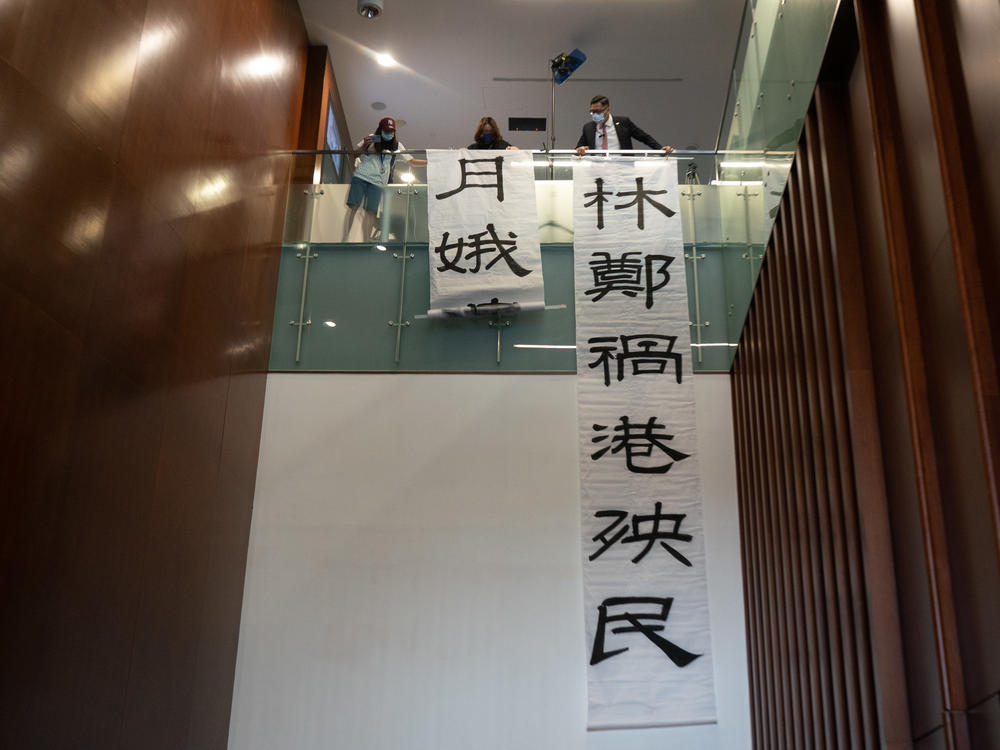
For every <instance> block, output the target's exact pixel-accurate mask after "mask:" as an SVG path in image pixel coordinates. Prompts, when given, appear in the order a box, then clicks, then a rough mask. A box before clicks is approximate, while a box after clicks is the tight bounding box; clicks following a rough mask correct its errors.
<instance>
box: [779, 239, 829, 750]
mask: <svg viewBox="0 0 1000 750" xmlns="http://www.w3.org/2000/svg"><path fill="white" fill-rule="evenodd" d="M783 236H784V232H783V231H779V232H778V233H777V237H778V238H779V239H780V238H782V237H783ZM775 260H776V263H775V266H774V269H775V272H776V273H777V275H778V277H779V283H780V284H781V289H782V297H783V299H784V300H785V307H784V310H783V318H784V320H783V326H782V329H781V332H780V335H781V337H782V339H783V340H784V341H785V342H787V343H786V346H787V355H788V356H787V358H786V366H785V368H784V371H785V374H786V381H785V383H786V384H785V391H784V400H786V401H787V403H788V406H789V412H790V415H789V416H790V435H789V439H790V445H789V450H790V452H791V453H792V454H793V457H794V462H795V464H796V467H795V471H796V473H797V475H798V476H797V482H796V494H797V497H796V500H797V503H796V516H797V518H798V534H799V537H800V544H801V545H802V547H803V557H804V558H805V559H807V560H808V565H807V575H805V576H804V577H803V579H804V588H805V599H806V602H807V605H808V606H807V607H806V609H807V615H808V620H807V622H808V624H809V626H810V628H809V634H810V636H811V640H812V642H813V643H814V649H815V652H814V653H813V654H812V660H811V661H812V664H811V668H810V671H811V679H812V680H813V681H814V684H815V685H816V687H814V689H813V695H812V698H813V711H812V714H813V716H812V723H813V725H814V738H813V746H814V747H833V746H834V736H835V735H834V719H833V705H832V696H831V686H830V670H829V666H828V658H829V657H828V654H829V647H828V643H829V639H828V635H827V630H826V627H825V605H824V600H823V567H822V560H821V557H820V550H819V542H818V540H817V533H818V531H817V524H816V503H815V492H814V487H813V482H812V473H813V472H812V466H811V461H812V459H811V456H810V454H809V451H810V449H811V443H810V442H809V441H808V440H807V439H806V432H807V431H806V424H805V419H806V413H807V405H806V396H805V387H806V386H805V383H804V381H803V378H804V366H803V354H802V347H803V342H802V330H801V314H800V307H799V304H798V302H797V300H798V299H799V297H798V294H799V290H798V289H797V287H796V285H795V284H793V282H792V279H791V274H790V267H791V263H790V260H789V259H788V258H787V257H776V259H775ZM807 474H808V475H809V476H807Z"/></svg>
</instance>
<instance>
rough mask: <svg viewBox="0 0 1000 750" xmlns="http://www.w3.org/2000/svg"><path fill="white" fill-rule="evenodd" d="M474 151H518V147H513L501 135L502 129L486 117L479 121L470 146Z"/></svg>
mask: <svg viewBox="0 0 1000 750" xmlns="http://www.w3.org/2000/svg"><path fill="white" fill-rule="evenodd" d="M468 148H472V149H477V148H478V149H487V150H490V151H503V150H504V149H507V150H510V151H517V146H512V145H510V144H509V143H507V141H505V140H504V139H503V136H502V135H500V128H499V127H497V122H496V120H494V119H493V118H492V117H484V118H483V119H482V120H480V121H479V126H478V127H477V128H476V133H475V135H474V136H473V137H472V143H470V144H469V145H468Z"/></svg>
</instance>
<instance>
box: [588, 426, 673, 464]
mask: <svg viewBox="0 0 1000 750" xmlns="http://www.w3.org/2000/svg"><path fill="white" fill-rule="evenodd" d="M619 421H620V422H621V424H618V425H615V429H614V433H615V434H614V435H613V436H611V435H600V434H599V435H597V436H596V437H592V438H591V439H590V442H592V443H602V442H604V441H605V440H607V439H608V438H611V444H610V445H605V446H604V447H602V448H601V449H600V450H598V451H596V452H594V453H592V454H590V458H591V460H592V461H596V460H597V459H599V458H600V457H601V456H603V455H604V454H605V453H607V452H608V451H611V452H612V453H619V452H621V450H622V449H624V450H625V465H626V466H627V467H628V470H629V471H631V472H633V473H635V474H666V473H667V472H668V471H670V467H671V466H673V465H674V463H675V462H677V461H683V460H684V459H685V458H689V457H690V454H688V453H681V452H680V451H679V450H675V449H674V448H671V447H670V446H669V445H667V444H666V441H667V440H673V439H674V436H673V435H668V434H667V432H666V428H665V426H664V425H662V424H659V423H658V422H657V421H656V417H650V418H649V420H648V421H647V422H646V423H645V424H641V425H638V424H632V423H631V422H629V420H628V417H627V416H622V417H619ZM606 429H608V425H606V424H595V425H594V431H595V432H598V433H600V432H602V431H603V430H606ZM654 448H655V449H656V450H658V451H660V452H662V453H664V454H665V455H666V457H667V458H669V459H670V460H669V461H667V462H666V463H655V462H654V463H653V464H652V465H648V464H646V463H645V462H643V463H638V462H637V459H652V456H653V449H654ZM661 460H662V459H661Z"/></svg>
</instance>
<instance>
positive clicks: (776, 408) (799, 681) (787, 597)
mask: <svg viewBox="0 0 1000 750" xmlns="http://www.w3.org/2000/svg"><path fill="white" fill-rule="evenodd" d="M774 253H775V261H776V263H778V264H780V262H781V259H780V257H779V256H778V247H777V245H775V248H774ZM768 282H769V284H770V285H771V288H772V289H773V291H772V293H771V294H769V295H768V296H767V298H766V299H764V300H762V301H763V302H764V303H765V304H764V306H765V308H766V309H767V315H768V320H769V326H768V330H767V335H768V339H769V341H771V345H772V347H773V356H772V358H771V359H770V362H771V364H772V366H771V367H770V368H769V373H768V375H769V377H768V388H769V395H768V398H769V404H770V410H771V415H772V421H773V425H774V439H773V443H772V446H771V449H772V453H773V458H772V462H773V463H772V471H773V473H774V476H775V488H774V494H773V496H772V497H773V514H774V516H773V521H772V525H773V526H774V527H776V529H777V533H776V534H775V535H774V537H773V542H772V543H773V545H774V547H775V549H776V551H777V554H778V559H779V560H780V564H781V570H782V573H783V577H782V578H783V592H782V598H781V602H782V604H783V605H784V606H783V607H782V609H781V618H782V623H783V625H784V633H785V636H784V637H785V641H786V647H785V650H786V654H787V656H786V682H787V685H788V690H789V692H790V698H789V700H788V703H787V705H786V706H785V712H786V714H788V715H790V717H791V721H790V723H789V725H788V726H787V727H786V729H787V730H788V734H789V735H790V738H791V739H790V742H791V745H790V746H791V747H801V746H802V745H803V742H804V731H803V719H804V711H803V694H804V693H805V692H806V690H805V687H806V686H805V684H804V683H803V678H804V674H803V673H804V672H805V670H804V668H803V663H802V662H803V641H804V637H803V635H802V630H803V626H802V622H801V618H802V611H801V605H802V603H801V598H800V584H799V578H800V571H799V569H798V566H797V565H796V564H795V559H794V555H793V553H792V543H793V538H792V535H791V534H790V533H789V528H790V525H791V521H790V513H789V510H788V508H789V504H790V502H791V498H790V496H791V492H792V488H791V486H790V483H791V480H792V473H791V468H790V466H789V463H788V453H789V451H790V447H791V446H790V445H789V443H788V424H787V420H786V417H785V414H784V408H783V406H784V389H783V388H782V380H783V371H784V369H785V368H783V367H779V366H778V364H779V363H780V362H782V361H783V359H784V350H785V349H786V347H787V343H786V342H785V341H784V340H783V338H782V337H781V336H780V335H779V331H780V328H781V325H782V323H783V320H782V314H781V310H780V307H781V306H782V305H783V303H784V302H785V299H784V297H785V296H784V294H783V291H782V289H781V287H780V286H779V285H778V284H777V283H776V280H775V279H774V267H773V265H772V267H770V268H769V269H768Z"/></svg>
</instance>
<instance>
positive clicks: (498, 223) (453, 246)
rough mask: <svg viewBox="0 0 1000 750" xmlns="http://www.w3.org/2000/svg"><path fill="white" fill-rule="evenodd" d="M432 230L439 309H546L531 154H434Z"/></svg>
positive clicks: (433, 300) (430, 168)
mask: <svg viewBox="0 0 1000 750" xmlns="http://www.w3.org/2000/svg"><path fill="white" fill-rule="evenodd" d="M427 229H428V235H429V240H430V282H431V295H430V307H431V308H432V309H438V310H441V309H454V308H462V307H466V306H467V305H482V304H487V303H490V302H491V301H493V300H497V301H498V302H501V303H504V302H506V303H513V302H517V303H519V304H521V305H522V306H524V305H529V304H538V303H542V302H544V300H545V286H544V283H543V281H542V255H541V248H540V246H539V241H538V211H537V204H536V202H535V172H534V164H533V162H532V158H531V154H530V153H527V152H524V151H486V150H483V151H469V150H466V149H462V150H460V151H440V150H432V151H428V152H427Z"/></svg>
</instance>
